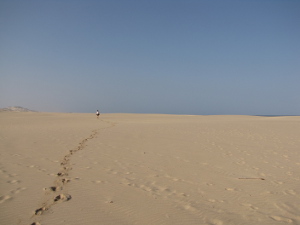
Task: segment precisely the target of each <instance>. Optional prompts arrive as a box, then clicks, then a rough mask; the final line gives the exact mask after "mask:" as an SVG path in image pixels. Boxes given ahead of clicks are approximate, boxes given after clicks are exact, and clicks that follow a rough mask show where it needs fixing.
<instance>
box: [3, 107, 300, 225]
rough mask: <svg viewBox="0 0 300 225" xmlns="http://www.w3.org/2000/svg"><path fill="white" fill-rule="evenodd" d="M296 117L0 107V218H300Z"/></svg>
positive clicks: (94, 224) (178, 224)
mask: <svg viewBox="0 0 300 225" xmlns="http://www.w3.org/2000/svg"><path fill="white" fill-rule="evenodd" d="M299 137H300V117H251V116H180V115H147V114H144V115H142V114H103V115H101V116H100V118H99V119H97V118H96V116H95V115H94V114H71V113H70V114H55V113H16V112H2V113H0V181H1V186H0V224H22V225H23V224H24V225H29V224H34V223H35V224H42V225H59V224H64V225H65V224H70V225H75V224H76V225H82V224H89V225H98V224H103V225H123V224H124V225H125V224H126V225H132V224H137V225H154V224H159V225H160V224H170V225H171V224H172V225H183V224H184V225H186V224H187V225H189V224H195V225H196V224H197V225H199V224H214V225H222V224H223V225H230V224H232V225H237V224H243V225H247V224H248V225H253V224H256V225H257V224H259V225H268V224H270V225H276V224H278V225H279V224H280V225H281V224H300V138H299Z"/></svg>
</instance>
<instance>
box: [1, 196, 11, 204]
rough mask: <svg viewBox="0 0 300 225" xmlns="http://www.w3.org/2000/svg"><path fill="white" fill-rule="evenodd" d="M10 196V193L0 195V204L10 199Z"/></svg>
mask: <svg viewBox="0 0 300 225" xmlns="http://www.w3.org/2000/svg"><path fill="white" fill-rule="evenodd" d="M11 198H12V197H11V196H10V195H2V196H0V204H1V203H3V202H5V201H7V200H9V199H11Z"/></svg>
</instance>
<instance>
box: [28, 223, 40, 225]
mask: <svg viewBox="0 0 300 225" xmlns="http://www.w3.org/2000/svg"><path fill="white" fill-rule="evenodd" d="M30 225H41V224H40V223H39V222H33V223H32V224H30Z"/></svg>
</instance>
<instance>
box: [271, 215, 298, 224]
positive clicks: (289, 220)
mask: <svg viewBox="0 0 300 225" xmlns="http://www.w3.org/2000/svg"><path fill="white" fill-rule="evenodd" d="M270 218H271V219H273V220H275V221H278V222H284V223H292V222H293V220H291V219H289V218H285V217H281V216H270Z"/></svg>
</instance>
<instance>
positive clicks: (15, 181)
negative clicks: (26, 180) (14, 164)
mask: <svg viewBox="0 0 300 225" xmlns="http://www.w3.org/2000/svg"><path fill="white" fill-rule="evenodd" d="M7 183H9V184H19V183H21V181H20V180H10V181H7Z"/></svg>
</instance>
